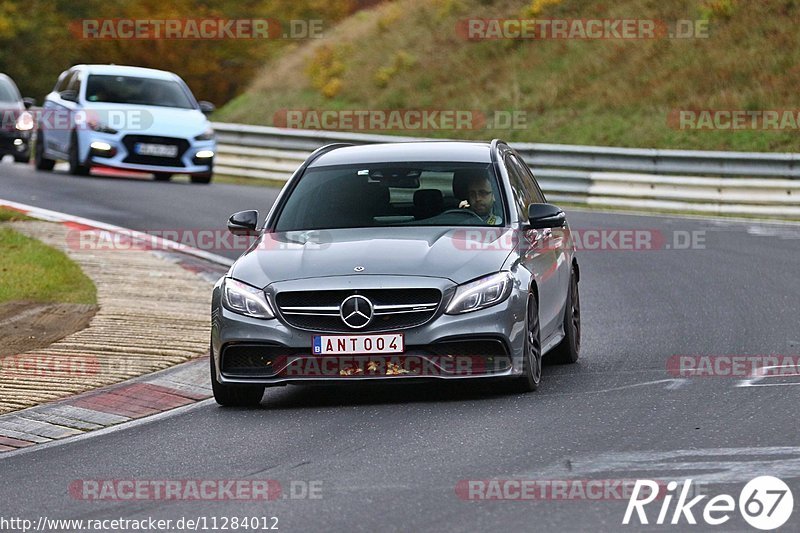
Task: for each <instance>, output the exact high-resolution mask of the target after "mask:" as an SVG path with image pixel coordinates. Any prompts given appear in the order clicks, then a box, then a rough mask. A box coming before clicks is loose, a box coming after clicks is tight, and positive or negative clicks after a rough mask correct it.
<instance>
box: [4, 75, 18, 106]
mask: <svg viewBox="0 0 800 533" xmlns="http://www.w3.org/2000/svg"><path fill="white" fill-rule="evenodd" d="M0 102H19V95H18V94H17V91H16V89H14V87H13V86H12V85H11V84H10V83H8V82H7V81H6V80H3V79H0Z"/></svg>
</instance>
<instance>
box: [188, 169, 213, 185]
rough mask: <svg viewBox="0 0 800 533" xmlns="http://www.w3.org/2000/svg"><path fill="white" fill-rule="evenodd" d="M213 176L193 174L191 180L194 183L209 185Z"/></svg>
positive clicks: (208, 173) (207, 173)
mask: <svg viewBox="0 0 800 533" xmlns="http://www.w3.org/2000/svg"><path fill="white" fill-rule="evenodd" d="M211 176H213V173H211V172H206V173H204V174H192V175H191V180H192V183H202V184H208V183H211Z"/></svg>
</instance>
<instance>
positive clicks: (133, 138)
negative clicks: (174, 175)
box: [122, 135, 189, 167]
mask: <svg viewBox="0 0 800 533" xmlns="http://www.w3.org/2000/svg"><path fill="white" fill-rule="evenodd" d="M136 143H149V144H165V145H169V146H177V147H178V155H177V156H175V157H157V156H152V155H140V154H137V153H135V152H134V147H135V146H136ZM122 144H123V145H125V149H126V150H127V151H128V156H127V157H126V158H125V159H123V162H125V163H133V164H136V165H153V166H159V167H182V166H185V165H184V164H183V160H182V158H183V154H185V153H186V150H188V149H189V141H187V140H186V139H178V138H176V137H159V136H154V135H126V136H125V137H123V138H122Z"/></svg>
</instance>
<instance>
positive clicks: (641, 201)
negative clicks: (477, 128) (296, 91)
mask: <svg viewBox="0 0 800 533" xmlns="http://www.w3.org/2000/svg"><path fill="white" fill-rule="evenodd" d="M213 126H214V129H215V131H216V133H217V143H218V154H217V158H216V167H215V170H216V172H217V173H218V174H222V175H229V176H238V177H250V178H261V179H270V180H276V181H285V180H286V179H288V177H289V176H290V175H291V173H292V172H293V171H294V170H295V169H296V168H297V167H298V166H299V165H300V164H301V163H302V161H303V160H304V159H305V158H306V156H307V155H308V154H309V153H310V152H311V151H313V150H314V149H316V148H318V147H320V146H323V145H325V144H329V143H332V142H350V143H354V144H371V143H383V142H402V141H416V140H430V139H426V138H422V137H401V136H394V135H374V134H364V133H350V132H334V131H316V130H287V129H282V128H274V127H269V126H248V125H242V124H226V123H215V124H214V125H213ZM511 145H512V146H513V147H514V148H515V149H516V150H517V151H518V152H519V153H520V154H521V155H522V156H523V157H524V158H525V160H526V161H527V163H528V164H529V165H530V166H531V168H532V169H533V171H534V173H535V174H536V176H537V179H538V180H539V182H540V185H541V186H542V189H544V191H545V193H546V194H547V196H548V199H549V200H551V201H554V202H575V203H583V204H588V205H599V206H609V207H624V208H634V209H653V210H675V211H690V212H700V213H709V214H740V215H758V216H769V217H784V218H800V154H795V153H776V154H772V153H750V152H713V151H699V150H651V149H641V148H613V147H600V146H575V145H564V144H538V143H511Z"/></svg>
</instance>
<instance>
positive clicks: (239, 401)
mask: <svg viewBox="0 0 800 533" xmlns="http://www.w3.org/2000/svg"><path fill="white" fill-rule="evenodd" d="M209 360H210V363H211V390H212V391H213V392H214V399H215V400H216V401H217V403H218V404H220V405H222V406H224V407H254V406H257V405H259V404H260V403H261V398H262V397H263V396H264V386H262V385H223V384H222V383H218V382H217V373H216V369H215V368H214V356H213V355H212V356H211V357H209Z"/></svg>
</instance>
